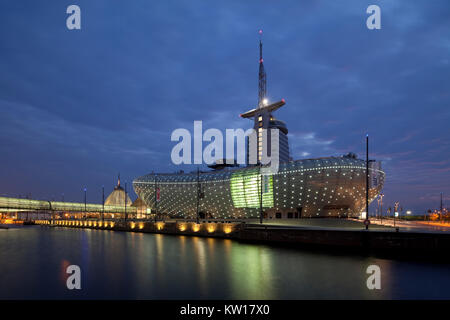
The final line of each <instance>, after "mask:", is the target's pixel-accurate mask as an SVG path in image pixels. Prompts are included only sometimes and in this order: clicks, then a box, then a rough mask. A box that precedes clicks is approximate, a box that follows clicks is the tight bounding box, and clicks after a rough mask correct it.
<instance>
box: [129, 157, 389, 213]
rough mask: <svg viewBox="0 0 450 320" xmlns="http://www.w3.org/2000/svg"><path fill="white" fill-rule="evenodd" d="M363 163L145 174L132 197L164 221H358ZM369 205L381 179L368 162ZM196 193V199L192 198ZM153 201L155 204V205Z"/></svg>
mask: <svg viewBox="0 0 450 320" xmlns="http://www.w3.org/2000/svg"><path fill="white" fill-rule="evenodd" d="M365 170H366V167H365V161H364V160H360V159H353V158H347V157H329V158H319V159H306V160H297V161H290V162H285V163H281V164H280V168H279V171H278V173H276V174H273V175H268V176H262V177H261V175H260V168H259V167H245V168H237V169H236V168H234V169H223V170H217V171H208V172H200V174H199V175H197V173H196V172H193V173H174V174H157V175H155V174H149V175H145V176H142V177H140V178H137V179H136V180H134V181H133V187H134V190H135V192H136V193H137V194H138V196H139V197H140V198H141V199H142V200H143V201H144V202H145V203H146V204H147V205H148V206H149V207H151V208H152V212H153V210H156V212H158V213H159V214H163V215H166V216H169V217H182V218H195V217H196V215H197V199H198V206H199V212H200V213H201V216H203V217H207V218H217V219H233V218H258V217H259V215H260V204H261V200H262V207H263V211H264V215H265V217H267V218H270V217H272V218H275V217H278V218H287V217H289V218H291V217H292V218H294V217H298V218H300V217H313V216H359V215H360V214H361V212H362V211H364V210H365V185H366V181H365ZM369 176H370V181H371V187H370V189H369V198H370V199H369V200H370V201H372V200H373V199H375V198H376V196H377V195H378V193H379V192H380V191H381V189H382V187H383V184H384V177H385V174H384V172H383V171H382V170H381V166H380V163H379V162H370V170H369ZM198 190H200V196H199V197H198V196H197V194H198ZM156 200H157V201H156Z"/></svg>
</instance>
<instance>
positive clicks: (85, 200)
mask: <svg viewBox="0 0 450 320" xmlns="http://www.w3.org/2000/svg"><path fill="white" fill-rule="evenodd" d="M86 193H87V188H86V187H84V219H85V220H86V218H87V199H86Z"/></svg>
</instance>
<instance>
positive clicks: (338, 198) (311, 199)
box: [133, 41, 385, 219]
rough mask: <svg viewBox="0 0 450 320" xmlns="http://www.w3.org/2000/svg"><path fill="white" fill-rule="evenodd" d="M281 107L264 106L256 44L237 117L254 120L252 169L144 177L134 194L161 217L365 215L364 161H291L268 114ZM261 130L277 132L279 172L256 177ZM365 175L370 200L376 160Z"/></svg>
mask: <svg viewBox="0 0 450 320" xmlns="http://www.w3.org/2000/svg"><path fill="white" fill-rule="evenodd" d="M284 104H285V101H284V100H281V101H279V102H275V103H268V102H267V98H266V74H265V71H264V66H263V59H262V43H261V41H260V61H259V95H258V106H257V108H255V109H253V110H250V111H248V112H245V113H244V114H241V117H244V118H249V119H254V128H255V130H256V131H257V132H258V134H257V135H258V149H257V159H258V160H257V165H248V166H247V167H244V168H239V167H236V166H232V165H231V166H228V165H224V164H221V165H216V166H211V168H212V169H213V170H211V171H208V172H192V173H183V172H180V173H173V174H148V175H145V176H142V177H140V178H137V179H135V180H134V181H133V187H134V190H135V192H136V194H137V195H138V196H139V198H140V199H142V200H143V202H144V203H145V204H146V205H147V206H148V207H149V208H151V212H152V213H156V214H157V215H161V216H167V217H179V218H196V217H197V215H198V216H199V217H200V218H215V219H233V218H239V219H242V218H258V217H260V215H261V212H262V214H263V216H264V217H265V218H302V217H330V216H334V217H343V216H352V217H360V216H361V215H362V212H363V211H365V196H366V162H365V161H364V160H361V159H357V158H356V156H355V155H354V154H352V153H349V154H348V155H345V156H342V157H327V158H318V159H302V160H296V161H293V160H291V159H290V156H289V145H288V139H287V133H288V130H287V128H286V125H285V123H284V122H282V121H280V120H277V119H275V118H274V116H273V114H272V113H273V112H274V111H276V110H277V109H279V108H280V107H282V106H283V105H284ZM262 129H278V130H279V161H280V165H279V170H278V172H276V173H273V174H269V175H267V174H262V170H263V168H264V166H262V165H261V164H260V162H261V156H262V152H265V149H264V148H266V147H267V148H268V150H270V144H269V142H270V140H271V139H270V137H268V139H267V140H268V141H267V142H268V145H267V146H265V145H264V144H263V143H262V140H261V138H262V137H261V131H262ZM247 152H248V153H247V156H248V154H249V149H247ZM268 155H270V153H268ZM247 158H248V157H247ZM369 176H370V187H369V201H372V200H374V199H375V198H376V197H377V195H378V194H379V193H380V191H381V189H382V187H383V184H384V177H385V174H384V172H383V171H382V169H381V164H380V162H377V161H370V162H369Z"/></svg>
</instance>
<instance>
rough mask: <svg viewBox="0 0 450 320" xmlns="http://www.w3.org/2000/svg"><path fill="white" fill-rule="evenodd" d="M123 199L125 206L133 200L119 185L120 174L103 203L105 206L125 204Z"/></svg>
mask: <svg viewBox="0 0 450 320" xmlns="http://www.w3.org/2000/svg"><path fill="white" fill-rule="evenodd" d="M125 199H126V205H127V207H129V206H131V205H132V203H133V201H131V199H130V197H129V196H128V193H126V192H125V189H124V188H122V186H121V185H120V175H119V179H118V181H117V186H115V187H114V190H113V192H111V194H110V195H109V196H108V198H106V200H105V205H106V206H125Z"/></svg>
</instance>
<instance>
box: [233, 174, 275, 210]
mask: <svg viewBox="0 0 450 320" xmlns="http://www.w3.org/2000/svg"><path fill="white" fill-rule="evenodd" d="M262 188H263V190H262V191H263V195H262V206H263V207H265V208H272V207H273V177H272V175H268V176H265V177H264V176H263V186H262ZM230 190H231V198H232V199H233V206H234V207H235V208H259V206H260V196H261V175H260V174H259V171H258V170H251V171H250V170H246V171H240V172H235V173H233V174H232V176H231V180H230Z"/></svg>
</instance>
